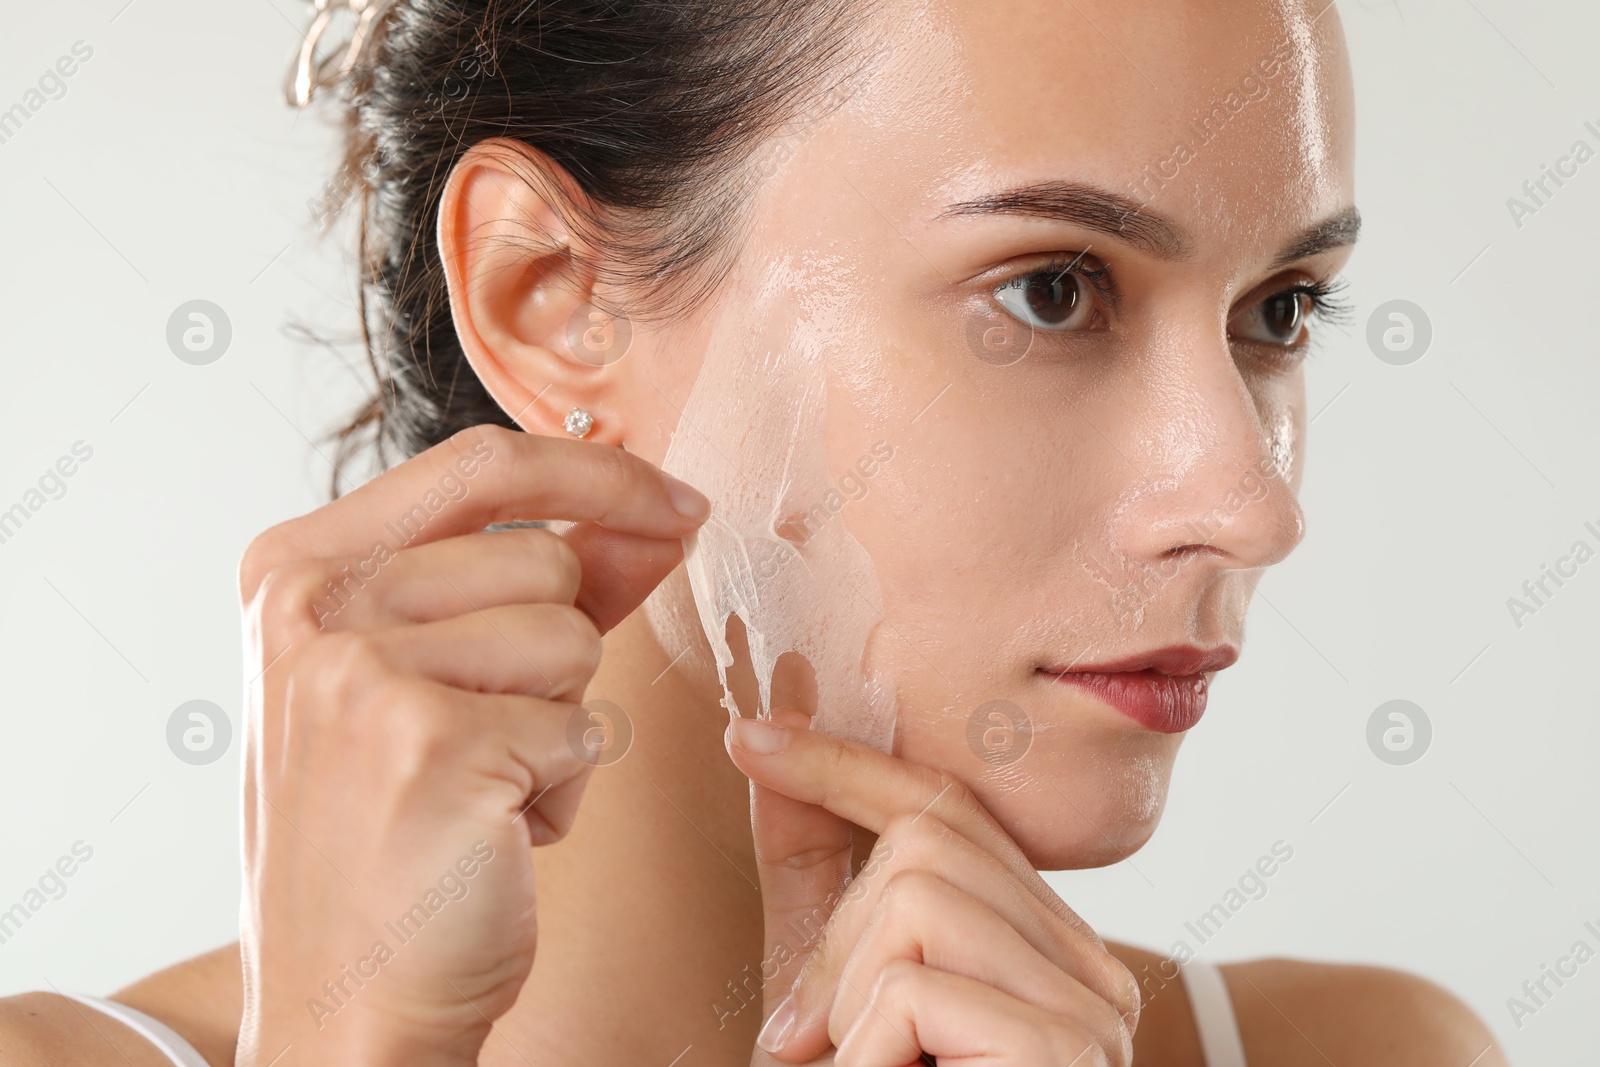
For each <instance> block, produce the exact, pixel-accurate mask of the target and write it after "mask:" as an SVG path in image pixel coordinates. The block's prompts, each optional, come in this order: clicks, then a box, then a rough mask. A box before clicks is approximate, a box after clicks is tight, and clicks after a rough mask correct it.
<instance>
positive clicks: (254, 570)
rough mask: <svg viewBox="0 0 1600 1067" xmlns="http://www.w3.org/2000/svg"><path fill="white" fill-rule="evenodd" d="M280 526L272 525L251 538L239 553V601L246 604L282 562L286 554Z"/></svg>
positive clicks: (253, 597) (284, 539)
mask: <svg viewBox="0 0 1600 1067" xmlns="http://www.w3.org/2000/svg"><path fill="white" fill-rule="evenodd" d="M282 529H283V528H282V526H281V525H280V526H272V527H269V528H268V529H266V530H263V531H262V532H261V533H259V534H257V535H256V536H255V537H254V538H252V539H251V541H250V543H249V544H248V545H246V546H245V549H244V551H243V552H242V553H240V555H239V569H238V579H239V601H240V603H244V604H248V603H249V602H250V601H252V600H254V599H255V597H256V593H257V591H258V590H259V589H260V588H261V584H262V583H263V582H264V581H266V578H267V575H268V574H270V573H271V572H272V571H273V569H274V568H276V567H279V566H281V565H282V564H283V562H284V558H285V557H286V556H287V555H288V550H287V545H286V544H285V541H286V538H285V537H284V536H283V533H282Z"/></svg>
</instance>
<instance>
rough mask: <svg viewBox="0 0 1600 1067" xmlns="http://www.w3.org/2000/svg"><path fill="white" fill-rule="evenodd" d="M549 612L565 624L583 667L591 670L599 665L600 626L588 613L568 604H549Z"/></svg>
mask: <svg viewBox="0 0 1600 1067" xmlns="http://www.w3.org/2000/svg"><path fill="white" fill-rule="evenodd" d="M547 610H548V611H549V612H551V613H553V614H554V615H555V616H556V617H557V618H559V619H561V620H562V622H563V624H564V625H565V626H566V630H567V634H568V637H569V640H570V641H571V643H572V647H573V649H574V651H575V653H576V654H577V656H578V658H579V660H580V662H581V663H582V665H583V667H584V668H585V669H587V670H589V671H593V670H594V669H595V668H597V667H599V666H600V653H601V644H600V628H599V627H597V626H596V625H595V624H594V620H593V619H591V618H589V616H588V614H587V613H585V612H583V611H581V610H579V609H578V608H575V607H572V606H571V605H569V604H552V605H549V607H548V609H547Z"/></svg>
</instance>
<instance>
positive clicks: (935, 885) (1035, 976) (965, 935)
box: [796, 870, 1138, 1040]
mask: <svg viewBox="0 0 1600 1067" xmlns="http://www.w3.org/2000/svg"><path fill="white" fill-rule="evenodd" d="M1046 947H1047V948H1048V949H1051V950H1054V948H1055V946H1054V945H1053V944H1049V943H1048V942H1047V944H1046ZM897 959H908V960H911V961H913V962H916V963H925V964H927V965H928V966H930V967H935V968H937V969H939V970H941V971H947V972H949V973H951V974H959V975H963V976H965V977H967V978H971V979H973V980H975V981H978V982H982V983H983V984H984V985H987V986H992V987H994V988H996V989H998V990H1000V991H1001V992H1003V993H1008V994H1010V995H1011V996H1013V997H1015V998H1017V999H1018V1000H1020V1001H1025V1002H1026V1003H1029V1004H1032V1005H1033V1006H1035V1007H1037V1008H1041V1009H1043V1010H1044V1011H1046V1012H1049V1013H1050V1014H1053V1015H1074V1014H1081V1015H1086V1016H1089V1017H1092V1018H1095V1019H1097V1020H1098V1022H1099V1023H1101V1024H1107V1025H1112V1024H1115V1023H1116V1022H1117V1021H1118V1020H1119V1019H1122V1018H1130V1017H1131V1018H1135V1019H1136V1018H1137V1009H1138V1003H1137V999H1136V995H1135V999H1134V1001H1133V1002H1132V1003H1129V1004H1127V1005H1125V1006H1124V1005H1119V1004H1109V1003H1107V1001H1106V999H1105V998H1104V997H1103V996H1102V995H1101V994H1100V993H1098V992H1096V991H1095V990H1093V989H1091V988H1090V987H1089V986H1087V985H1085V984H1084V983H1083V982H1082V981H1080V980H1078V979H1077V978H1076V977H1074V976H1073V974H1072V973H1070V972H1069V971H1068V970H1066V969H1064V968H1063V966H1062V963H1061V961H1060V960H1059V958H1054V957H1053V956H1052V955H1050V954H1048V953H1046V952H1041V951H1040V948H1039V946H1038V945H1036V944H1033V943H1031V942H1030V941H1029V940H1028V939H1027V938H1024V937H1023V936H1022V935H1021V934H1020V933H1018V931H1017V929H1016V928H1015V927H1014V926H1013V925H1012V924H1011V923H1010V922H1009V921H1007V920H1006V919H1005V918H1004V917H1002V916H1001V915H1000V914H999V913H998V912H996V911H995V910H994V909H993V908H991V907H990V906H989V905H988V904H987V903H985V902H984V901H983V900H981V899H979V898H978V897H975V896H973V895H972V894H970V893H967V892H966V891H964V890H962V889H959V888H957V887H956V886H954V885H951V884H950V883H949V882H947V881H945V880H944V879H943V878H940V877H939V876H938V875H935V874H931V873H929V872H927V871H922V870H905V871H899V872H897V873H896V874H894V875H893V876H891V877H889V878H888V879H886V880H885V881H884V883H883V890H882V892H880V893H879V894H878V900H877V903H876V905H875V906H874V908H873V916H872V919H871V922H870V923H869V924H868V925H867V928H866V929H865V930H864V931H863V932H862V935H861V936H860V937H859V938H858V939H857V940H856V942H855V944H854V945H853V947H852V950H851V952H850V956H849V958H848V959H847V960H846V961H845V964H844V966H843V968H842V969H841V970H840V971H839V972H838V978H837V981H834V982H831V983H830V984H829V989H830V992H832V993H833V994H834V995H833V996H831V998H830V999H831V1001H832V1003H831V1005H827V1006H825V1011H824V1013H823V1016H822V1018H821V1019H819V1021H820V1022H822V1023H823V1024H824V1027H825V1032H826V1033H827V1034H828V1035H830V1036H831V1037H832V1038H834V1039H835V1040H838V1039H842V1038H843V1036H844V1035H845V1034H846V1033H848V1032H849V1031H850V1030H851V1028H852V1027H853V1026H854V1024H855V1022H856V1020H857V1019H858V1018H859V1017H860V1015H861V1013H862V1012H863V1011H866V1010H868V1009H867V1000H866V994H865V992H864V990H868V989H871V988H872V986H873V983H874V982H875V981H876V979H877V976H878V975H879V974H881V973H882V972H883V971H884V970H885V969H886V968H887V967H888V966H889V964H890V963H892V962H893V961H894V960H897ZM811 977H812V976H811V975H810V974H809V973H808V974H807V975H806V978H805V979H803V981H809V980H810V978H811ZM1130 985H1131V983H1130ZM796 999H797V1000H798V1001H799V1002H800V1003H801V1004H802V1005H805V1004H806V1003H807V1000H808V997H807V995H806V991H804V990H797V991H796ZM802 1010H803V1009H802ZM803 1024H804V1020H802V1025H803Z"/></svg>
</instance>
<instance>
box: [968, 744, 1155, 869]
mask: <svg viewBox="0 0 1600 1067" xmlns="http://www.w3.org/2000/svg"><path fill="white" fill-rule="evenodd" d="M1084 740H1085V739H1082V738H1076V739H1069V738H1061V739H1060V741H1059V742H1056V743H1052V741H1053V739H1052V738H1051V737H1050V735H1049V734H1043V733H1041V735H1040V736H1038V737H1036V738H1035V739H1034V744H1033V746H1032V747H1031V748H1030V751H1029V752H1028V753H1027V755H1026V756H1024V757H1023V758H1021V759H1018V760H1017V761H1015V762H1014V763H1010V764H1007V765H1003V766H992V767H991V766H983V765H981V764H979V765H978V767H977V768H975V767H974V764H975V763H977V762H978V761H976V760H967V761H964V762H965V764H966V765H965V766H962V767H959V768H951V770H952V771H954V772H955V773H957V774H958V775H959V776H960V777H961V778H962V780H963V781H964V782H966V784H967V786H968V787H969V788H970V789H972V791H973V793H974V794H975V795H976V796H977V798H978V800H979V802H980V803H981V804H982V805H983V806H984V808H985V809H987V810H988V811H989V813H990V814H991V815H993V816H994V817H995V819H996V820H997V821H998V822H999V823H1000V825H1001V826H1002V827H1003V828H1004V829H1005V831H1006V833H1008V834H1009V835H1010V836H1011V838H1012V839H1013V840H1014V841H1016V842H1017V844H1018V845H1019V846H1020V847H1021V849H1022V851H1023V853H1024V854H1025V855H1026V856H1027V857H1028V861H1029V862H1030V863H1032V864H1033V866H1034V867H1035V868H1037V869H1039V870H1046V871H1062V870H1079V869H1083V868H1089V867H1105V866H1109V865H1110V864H1113V863H1116V862H1118V861H1120V860H1124V859H1126V858H1127V857H1129V856H1131V855H1133V854H1134V853H1135V852H1137V851H1139V849H1141V848H1143V847H1144V844H1145V842H1146V841H1148V840H1150V835H1151V834H1153V833H1155V829H1156V826H1157V825H1158V824H1159V823H1160V821H1161V813H1162V811H1163V810H1164V809H1165V807H1166V802H1167V786H1168V784H1169V783H1170V781H1171V777H1172V765H1173V760H1174V758H1175V756H1176V755H1177V749H1178V744H1179V742H1180V741H1181V737H1175V736H1168V735H1161V734H1149V733H1141V734H1138V735H1134V736H1131V737H1130V736H1127V735H1123V736H1122V737H1120V738H1117V739H1116V740H1115V742H1114V743H1112V744H1109V745H1108V744H1105V743H1102V744H1100V745H1099V746H1092V745H1088V744H1083V743H1081V742H1082V741H1084ZM1105 740H1106V739H1102V742H1104V741H1105Z"/></svg>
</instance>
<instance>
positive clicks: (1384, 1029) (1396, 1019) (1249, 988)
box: [1222, 959, 1506, 1067]
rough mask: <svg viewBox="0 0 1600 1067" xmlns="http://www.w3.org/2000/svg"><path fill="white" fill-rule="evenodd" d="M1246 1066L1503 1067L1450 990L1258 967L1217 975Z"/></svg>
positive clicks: (1342, 971)
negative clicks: (1226, 995) (1232, 1014)
mask: <svg viewBox="0 0 1600 1067" xmlns="http://www.w3.org/2000/svg"><path fill="white" fill-rule="evenodd" d="M1222 973H1223V977H1224V980H1225V981H1226V983H1227V986H1228V993H1229V995H1230V997H1231V998H1232V1000H1233V1005H1234V1011H1235V1013H1236V1015H1237V1016H1238V1020H1239V1032H1240V1036H1241V1037H1242V1038H1243V1040H1244V1046H1245V1052H1246V1055H1247V1057H1248V1058H1249V1060H1250V1062H1251V1063H1263V1064H1277V1065H1283V1067H1298V1065H1300V1064H1307V1065H1310V1064H1319V1065H1321V1064H1326V1063H1328V1062H1330V1061H1331V1062H1334V1063H1363V1064H1368V1065H1369V1067H1385V1065H1388V1064H1393V1065H1396V1067H1399V1065H1402V1064H1403V1065H1406V1067H1428V1065H1432V1064H1438V1065H1440V1067H1465V1065H1467V1064H1472V1065H1473V1067H1506V1060H1505V1056H1504V1055H1503V1054H1502V1052H1501V1051H1500V1049H1499V1046H1497V1045H1496V1044H1495V1041H1494V1037H1493V1035H1491V1034H1490V1032H1489V1029H1488V1027H1487V1026H1485V1025H1484V1022H1483V1020H1482V1019H1480V1018H1479V1017H1478V1016H1477V1014H1476V1013H1475V1012H1473V1010H1472V1009H1471V1008H1469V1007H1468V1006H1467V1005H1466V1004H1465V1003H1463V1002H1462V1000H1461V999H1460V998H1459V997H1457V996H1456V995H1455V994H1453V993H1451V992H1450V991H1449V990H1447V989H1445V988H1443V987H1442V986H1440V985H1437V984H1436V983H1434V982H1430V981H1428V980H1427V979H1425V978H1421V977H1419V976H1417V975H1414V974H1408V973H1406V972H1405V971H1397V970H1393V969H1391V968H1387V967H1369V966H1361V965H1356V964H1337V963H1313V962H1310V961H1307V960H1292V959H1262V960H1249V961H1245V962H1241V963H1232V964H1227V965H1225V966H1223V967H1222Z"/></svg>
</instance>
